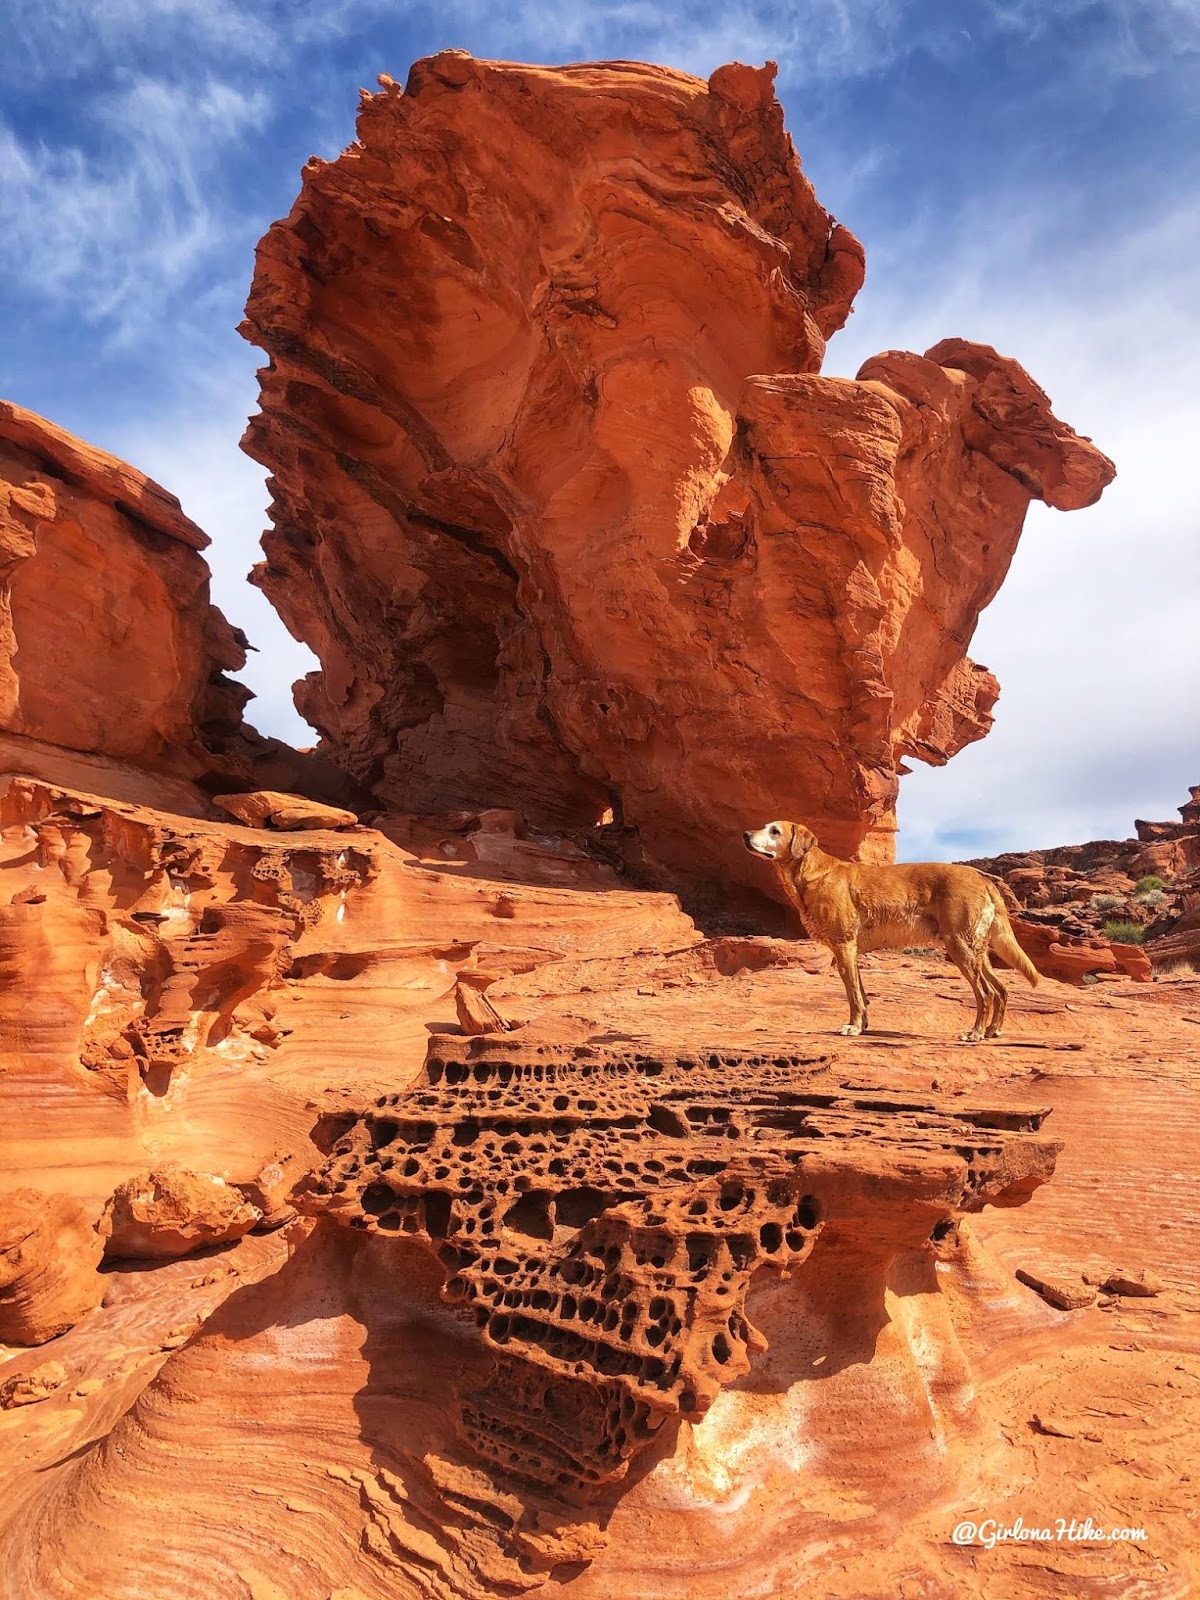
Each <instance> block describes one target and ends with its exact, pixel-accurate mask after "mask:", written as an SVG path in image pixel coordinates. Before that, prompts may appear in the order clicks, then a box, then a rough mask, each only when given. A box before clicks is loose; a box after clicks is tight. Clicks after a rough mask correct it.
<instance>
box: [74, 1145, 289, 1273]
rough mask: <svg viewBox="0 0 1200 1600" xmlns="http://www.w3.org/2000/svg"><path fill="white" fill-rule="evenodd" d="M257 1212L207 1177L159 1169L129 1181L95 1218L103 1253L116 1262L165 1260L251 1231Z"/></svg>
mask: <svg viewBox="0 0 1200 1600" xmlns="http://www.w3.org/2000/svg"><path fill="white" fill-rule="evenodd" d="M261 1219H262V1212H261V1211H259V1209H258V1208H257V1206H252V1205H251V1204H250V1202H249V1201H248V1200H247V1199H246V1198H245V1196H244V1195H243V1194H242V1193H241V1192H240V1190H238V1189H235V1188H233V1187H232V1186H231V1185H229V1184H227V1183H226V1182H225V1180H224V1179H223V1178H217V1177H214V1176H212V1175H211V1174H210V1173H206V1172H185V1171H183V1170H181V1169H179V1168H175V1167H167V1168H163V1167H159V1168H156V1169H155V1170H154V1171H153V1172H147V1173H144V1174H142V1175H140V1176H139V1177H135V1178H129V1179H128V1180H127V1181H126V1182H125V1183H123V1184H122V1185H121V1186H120V1188H119V1189H117V1190H116V1192H115V1193H114V1194H113V1195H112V1196H111V1198H110V1199H109V1202H108V1204H107V1205H106V1206H105V1208H104V1215H103V1216H102V1217H101V1218H100V1236H101V1238H102V1239H103V1240H104V1253H105V1255H106V1256H110V1257H114V1258H115V1259H117V1260H121V1261H124V1260H139V1261H170V1260H172V1259H173V1258H174V1257H176V1256H187V1255H191V1253H192V1251H193V1250H203V1249H206V1248H207V1247H208V1246H209V1245H214V1244H229V1243H230V1242H231V1241H232V1240H234V1239H240V1238H242V1237H243V1235H245V1234H247V1233H249V1232H250V1229H251V1228H253V1227H254V1226H255V1224H256V1223H258V1222H259V1221H261Z"/></svg>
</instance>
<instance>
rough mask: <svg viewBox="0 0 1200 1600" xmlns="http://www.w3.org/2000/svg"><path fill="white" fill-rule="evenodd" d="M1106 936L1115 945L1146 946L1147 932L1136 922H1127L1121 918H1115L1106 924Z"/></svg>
mask: <svg viewBox="0 0 1200 1600" xmlns="http://www.w3.org/2000/svg"><path fill="white" fill-rule="evenodd" d="M1104 936H1105V938H1106V939H1111V940H1112V941H1113V943H1114V944H1145V942H1146V930H1145V928H1143V927H1140V926H1139V925H1138V924H1137V923H1136V922H1126V921H1124V920H1123V919H1122V918H1120V917H1113V918H1112V919H1111V920H1110V921H1108V922H1106V923H1105V924H1104Z"/></svg>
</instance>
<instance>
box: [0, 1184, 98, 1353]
mask: <svg viewBox="0 0 1200 1600" xmlns="http://www.w3.org/2000/svg"><path fill="white" fill-rule="evenodd" d="M102 1250H103V1246H102V1245H101V1242H100V1238H99V1236H98V1234H97V1233H96V1229H95V1226H94V1224H93V1222H92V1220H91V1218H90V1217H89V1216H88V1215H87V1213H86V1212H85V1211H84V1209H83V1207H82V1206H81V1205H80V1203H79V1201H78V1200H76V1199H74V1198H73V1197H72V1196H71V1195H65V1194H53V1195H52V1194H41V1193H39V1192H38V1191H37V1190H36V1189H13V1190H11V1191H10V1192H9V1193H7V1194H3V1195H0V1340H3V1342H4V1343H5V1344H30V1345H32V1344H45V1342H46V1340H47V1339H54V1338H56V1337H57V1336H58V1335H59V1334H60V1333H65V1332H66V1331H67V1329H68V1328H73V1327H74V1326H75V1324H76V1323H77V1322H78V1321H79V1320H80V1318H81V1317H85V1316H86V1315H87V1314H88V1312H89V1311H92V1310H94V1309H95V1307H96V1306H98V1305H99V1304H100V1301H101V1298H102V1297H103V1294H104V1280H103V1278H101V1276H100V1274H99V1272H98V1271H97V1270H96V1269H97V1268H98V1267H99V1265H100V1257H101V1254H102Z"/></svg>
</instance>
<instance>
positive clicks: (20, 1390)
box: [0, 1361, 67, 1411]
mask: <svg viewBox="0 0 1200 1600" xmlns="http://www.w3.org/2000/svg"><path fill="white" fill-rule="evenodd" d="M66 1381H67V1369H66V1367H64V1366H63V1364H62V1362H61V1361H43V1362H42V1364H41V1366H40V1367H34V1369H33V1371H32V1372H22V1373H19V1374H18V1375H17V1377H15V1378H9V1379H8V1381H7V1382H6V1383H0V1411H12V1410H13V1409H14V1408H15V1407H16V1406H31V1405H34V1404H36V1402H37V1401H39V1400H47V1399H49V1397H50V1396H51V1395H52V1394H53V1393H54V1391H55V1390H56V1389H61V1388H62V1386H63V1384H64V1383H66Z"/></svg>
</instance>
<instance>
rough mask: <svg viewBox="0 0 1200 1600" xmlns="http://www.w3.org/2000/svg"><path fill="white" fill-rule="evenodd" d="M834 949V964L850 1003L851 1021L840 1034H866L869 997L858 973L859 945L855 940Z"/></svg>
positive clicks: (840, 1029)
mask: <svg viewBox="0 0 1200 1600" xmlns="http://www.w3.org/2000/svg"><path fill="white" fill-rule="evenodd" d="M832 948H833V959H834V963H835V964H836V966H837V969H838V972H839V973H840V974H841V978H842V983H843V984H844V986H845V989H846V999H847V1000H848V1001H849V1002H850V1021H849V1022H847V1023H845V1024H844V1025H843V1026H842V1027H841V1028H839V1029H838V1032H839V1033H844V1034H851V1035H853V1034H859V1033H866V1031H867V996H866V994H865V992H864V990H863V986H862V978H861V977H860V976H859V972H858V943H857V941H856V940H854V939H847V940H845V941H844V942H843V943H841V944H835V945H834V946H833V947H832Z"/></svg>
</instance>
